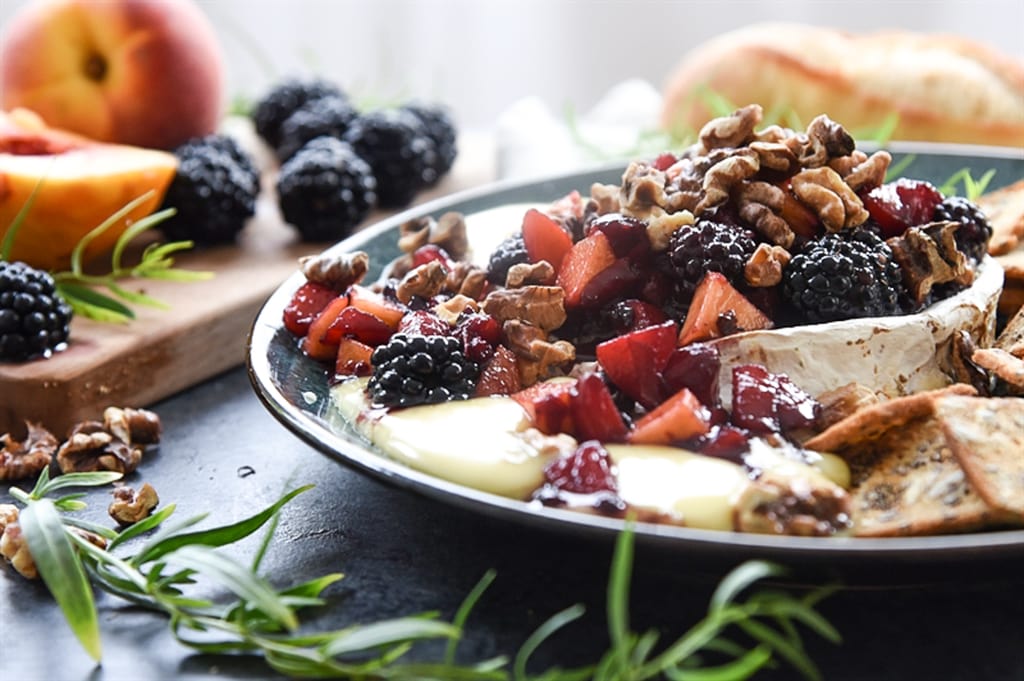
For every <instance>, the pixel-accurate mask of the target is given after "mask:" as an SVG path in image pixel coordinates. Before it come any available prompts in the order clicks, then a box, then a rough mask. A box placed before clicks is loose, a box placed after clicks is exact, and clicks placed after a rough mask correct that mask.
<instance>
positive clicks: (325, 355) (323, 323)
mask: <svg viewBox="0 0 1024 681" xmlns="http://www.w3.org/2000/svg"><path fill="white" fill-rule="evenodd" d="M348 305H349V297H348V296H338V297H336V298H334V299H333V300H331V302H329V303H328V304H327V307H325V308H324V309H323V310H322V311H321V312H320V314H319V315H317V318H316V319H314V320H313V323H312V324H310V325H309V331H308V333H306V336H305V337H304V338H303V339H302V343H301V346H302V351H303V352H305V353H306V354H307V355H308V356H310V357H312V358H313V359H315V360H319V361H321V362H330V361H333V360H334V359H335V358H336V357H337V355H338V342H337V341H333V342H328V341H327V340H325V339H326V338H327V330H328V329H330V328H331V325H332V324H333V323H334V320H336V319H337V318H338V315H340V314H341V313H342V311H343V310H346V309H348Z"/></svg>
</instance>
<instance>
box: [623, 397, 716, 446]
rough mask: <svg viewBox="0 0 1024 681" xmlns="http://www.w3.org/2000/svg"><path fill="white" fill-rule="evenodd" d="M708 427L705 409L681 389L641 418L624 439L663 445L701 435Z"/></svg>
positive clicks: (708, 422) (698, 401)
mask: <svg viewBox="0 0 1024 681" xmlns="http://www.w3.org/2000/svg"><path fill="white" fill-rule="evenodd" d="M710 428H711V425H710V415H709V414H708V410H707V409H705V408H704V405H702V404H701V403H700V400H698V399H697V398H696V397H695V396H694V394H693V393H691V392H690V391H689V390H687V389H686V388H683V389H682V390H680V391H679V392H677V393H676V394H675V395H672V396H671V397H669V398H668V399H667V400H665V401H664V402H662V403H661V404H659V405H658V407H657V408H656V409H655V410H654V411H651V412H648V413H647V414H645V415H644V416H643V417H641V418H640V420H639V421H637V422H636V425H635V426H634V428H633V430H632V431H631V432H630V433H629V436H628V440H629V442H630V443H632V444H637V445H641V444H642V445H667V444H672V443H673V442H678V441H680V440H687V439H689V438H692V437H697V436H699V435H703V434H704V433H706V432H708V430H709V429H710Z"/></svg>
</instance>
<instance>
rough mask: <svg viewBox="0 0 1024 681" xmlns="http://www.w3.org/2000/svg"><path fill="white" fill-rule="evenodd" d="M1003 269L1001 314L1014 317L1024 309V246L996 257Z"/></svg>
mask: <svg viewBox="0 0 1024 681" xmlns="http://www.w3.org/2000/svg"><path fill="white" fill-rule="evenodd" d="M996 262H998V263H999V264H1000V266H1002V268H1003V277H1004V278H1003V292H1002V293H1001V294H1000V296H999V314H1001V315H1004V316H1006V317H1012V316H1014V315H1015V314H1016V313H1017V312H1019V311H1020V309H1021V307H1024V244H1022V245H1021V246H1020V247H1019V248H1017V249H1016V250H1014V251H1011V252H1009V253H1006V254H1005V255H1000V256H997V257H996Z"/></svg>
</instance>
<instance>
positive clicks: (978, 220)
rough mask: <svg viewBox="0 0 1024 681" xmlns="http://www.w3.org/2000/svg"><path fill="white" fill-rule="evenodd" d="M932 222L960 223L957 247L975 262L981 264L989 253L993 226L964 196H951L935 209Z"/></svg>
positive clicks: (957, 233)
mask: <svg viewBox="0 0 1024 681" xmlns="http://www.w3.org/2000/svg"><path fill="white" fill-rule="evenodd" d="M932 220H934V221H936V222H938V221H940V220H949V221H951V222H956V223H959V225H960V227H959V228H957V230H956V247H957V248H958V249H960V250H961V251H962V252H963V253H964V255H966V256H967V257H968V258H970V259H971V260H973V261H974V262H981V260H982V258H984V257H985V254H986V253H988V240H989V239H990V238H991V237H992V226H991V225H990V224H989V223H988V218H986V217H985V213H984V212H983V211H982V210H981V208H979V207H978V206H977V205H976V204H975V203H973V202H972V201H969V200H967V199H966V198H964V197H962V196H950V197H949V198H947V199H944V200H943V201H942V203H940V204H939V205H938V206H936V207H935V214H934V215H933V217H932Z"/></svg>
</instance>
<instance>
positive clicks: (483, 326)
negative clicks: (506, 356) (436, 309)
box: [454, 312, 501, 364]
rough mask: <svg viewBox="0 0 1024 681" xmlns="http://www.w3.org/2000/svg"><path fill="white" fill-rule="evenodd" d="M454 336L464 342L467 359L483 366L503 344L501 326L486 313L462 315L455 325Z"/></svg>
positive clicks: (463, 347) (463, 346)
mask: <svg viewBox="0 0 1024 681" xmlns="http://www.w3.org/2000/svg"><path fill="white" fill-rule="evenodd" d="M454 335H455V336H456V337H457V338H459V339H460V340H462V349H463V352H465V353H466V357H468V358H469V359H471V360H473V361H474V362H478V363H481V364H482V363H484V362H486V361H487V360H489V359H490V358H491V355H492V354H494V350H495V348H496V347H497V346H498V344H499V343H500V342H501V325H500V324H498V320H497V319H495V318H494V317H492V316H490V315H489V314H486V313H484V312H472V313H469V314H462V315H461V316H460V317H459V320H458V322H456V324H455V330H454Z"/></svg>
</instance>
